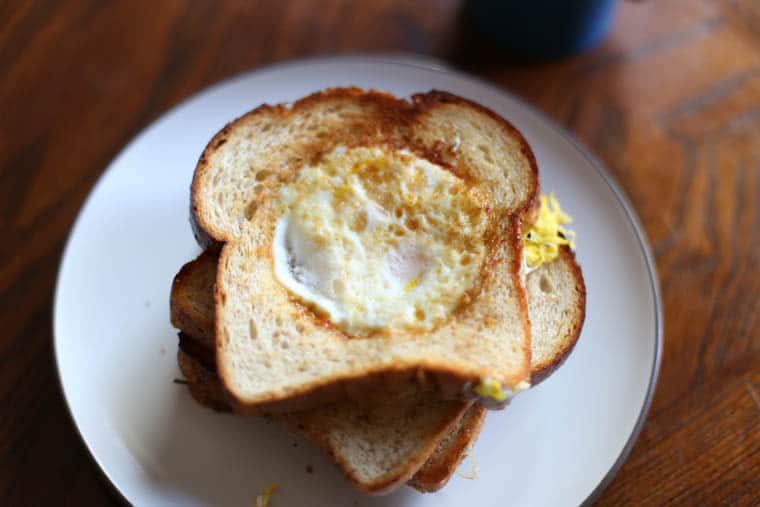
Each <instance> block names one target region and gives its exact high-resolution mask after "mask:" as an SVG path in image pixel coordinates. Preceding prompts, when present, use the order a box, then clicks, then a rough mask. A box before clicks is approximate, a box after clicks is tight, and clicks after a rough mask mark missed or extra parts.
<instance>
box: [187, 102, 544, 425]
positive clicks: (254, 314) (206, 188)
mask: <svg viewBox="0 0 760 507" xmlns="http://www.w3.org/2000/svg"><path fill="white" fill-rule="evenodd" d="M360 149H366V150H375V151H372V153H375V152H378V153H380V154H381V155H382V157H384V159H383V160H385V159H388V157H390V158H393V157H397V156H398V157H401V156H402V155H400V154H403V157H407V158H409V157H412V158H414V160H424V161H426V163H432V164H435V166H436V167H438V168H440V169H442V170H443V172H444V173H446V174H449V176H448V177H449V178H451V175H454V176H455V180H456V183H452V185H455V186H456V185H463V188H465V189H466V191H464V192H465V193H468V192H469V193H468V194H467V195H470V193H471V194H472V195H471V198H470V197H468V199H470V201H472V202H476V201H477V205H474V204H472V203H470V201H467V200H466V199H465V201H466V202H467V203H470V204H466V206H465V204H462V205H461V206H465V208H462V209H465V210H470V209H472V210H474V214H470V212H469V211H467V212H465V213H464V214H462V213H459V214H453V215H452V214H449V215H446V217H447V218H446V220H454V221H456V220H463V218H462V217H465V219H464V220H465V221H467V220H469V219H468V218H466V217H470V218H471V219H472V220H471V221H472V223H473V224H476V225H477V224H479V225H478V227H481V226H482V227H481V229H482V232H479V233H478V234H476V235H469V236H468V235H464V236H467V237H466V238H464V236H463V238H464V239H463V244H467V245H470V246H466V247H462V248H465V249H466V250H464V251H465V252H470V251H477V252H479V255H480V254H481V253H482V255H480V256H476V260H477V262H478V263H479V264H477V266H476V267H477V269H476V271H475V273H476V275H477V276H475V278H474V279H473V280H471V281H469V282H468V284H467V285H466V286H464V287H460V288H461V294H460V295H458V296H456V297H454V296H451V297H450V298H449V299H452V302H451V304H452V305H453V306H452V307H451V308H452V309H453V310H454V311H451V312H443V314H445V315H446V316H447V317H446V318H445V319H444V320H442V321H436V322H434V323H433V324H434V325H433V324H431V326H432V327H430V328H429V329H428V328H426V329H425V331H424V332H420V331H419V329H416V328H410V329H409V330H406V329H394V331H393V332H392V333H389V332H388V333H384V332H382V329H383V328H382V326H381V328H380V332H378V333H374V332H373V334H372V335H360V334H356V333H354V332H353V331H350V332H349V331H346V329H345V328H342V327H341V325H340V324H339V323H336V322H332V321H331V320H330V319H325V318H324V314H323V313H320V311H319V310H320V309H319V308H316V309H315V307H314V306H313V305H311V304H309V303H308V302H306V303H305V302H304V301H303V300H302V299H299V298H298V297H294V295H293V294H292V293H291V292H290V291H289V290H288V289H286V288H285V287H284V286H283V284H282V283H281V282H280V280H278V278H277V276H276V269H275V268H274V267H273V265H274V264H275V263H276V262H277V259H276V258H275V257H274V254H273V251H274V248H275V245H276V241H277V240H276V235H275V231H276V230H277V229H278V227H279V225H278V224H281V223H282V217H283V216H286V215H287V213H288V211H287V210H288V208H287V206H286V205H285V204H283V201H282V198H281V195H282V194H281V192H282V189H283V187H285V186H287V185H290V184H291V183H292V182H293V181H294V180H297V178H299V177H300V176H299V175H301V174H302V173H303V172H304V170H305V169H304V168H305V167H315V166H319V167H321V166H320V164H326V163H327V162H325V160H331V158H330V157H338V158H339V161H340V160H342V159H340V157H347V156H348V155H343V153H346V150H348V151H350V152H351V153H354V152H353V151H351V150H360ZM339 165H340V164H339ZM352 170H353V169H352ZM393 174H396V173H393ZM391 179H393V177H392V178H391ZM384 184H385V183H382V182H381V183H380V184H378V186H377V187H378V188H383V187H382V186H383V185H384ZM288 188H290V187H288ZM368 188H370V189H373V188H376V187H372V186H370V187H368ZM452 188H453V187H452ZM457 188H459V187H457ZM436 195H437V196H438V197H436V198H437V199H448V197H447V196H448V195H449V193H443V192H441V193H440V194H436ZM451 195H453V196H457V195H464V194H462V193H461V192H460V193H459V194H456V193H454V194H451ZM537 195H538V171H537V167H536V163H535V159H534V157H533V154H532V152H531V150H530V148H529V146H528V145H527V143H526V142H525V140H524V139H523V137H522V136H521V135H520V133H519V132H518V131H517V130H516V129H515V128H514V127H512V126H511V125H510V124H509V123H508V122H506V121H505V120H503V119H502V118H500V117H499V116H498V115H496V114H494V113H493V112H491V111H489V110H487V109H485V108H483V107H482V106H479V105H477V104H474V103H472V102H470V101H467V100H465V99H462V98H460V97H456V96H453V95H450V94H446V93H442V92H430V93H427V94H421V95H416V96H414V97H413V98H412V100H411V101H405V100H400V99H396V98H394V97H392V96H390V95H388V94H384V93H379V92H374V91H363V90H359V89H354V88H349V89H333V90H327V91H324V92H320V93H316V94H314V95H311V96H309V97H306V98H304V99H301V100H299V101H297V102H296V103H294V104H293V105H292V106H290V107H286V106H282V105H279V106H261V107H259V108H257V109H255V110H253V111H251V112H250V113H248V114H246V115H244V116H243V117H241V118H239V119H237V120H235V121H233V122H232V123H230V124H229V125H227V126H226V127H225V128H224V129H222V131H220V132H219V133H218V134H217V135H216V136H214V138H213V139H212V140H211V142H210V143H209V144H208V146H207V147H206V149H205V151H204V152H203V155H202V156H201V158H200V160H199V162H198V165H197V167H196V171H195V175H194V179H193V184H192V219H193V222H194V224H195V230H196V236H197V237H198V238H199V240H200V241H201V243H203V244H207V245H208V244H223V247H222V250H221V256H220V261H219V267H218V271H217V275H216V289H215V308H216V329H215V336H216V348H217V359H216V360H217V367H218V371H219V375H220V377H221V378H222V380H223V383H224V386H225V388H226V389H227V391H228V392H229V394H230V395H231V400H232V402H233V403H234V404H235V405H236V406H237V410H239V411H246V412H248V413H256V412H259V411H268V412H273V411H285V410H292V409H294V408H304V407H308V406H309V405H316V404H319V403H323V402H324V401H325V400H330V399H340V398H341V397H345V396H351V392H350V389H351V388H349V387H346V386H347V385H349V384H351V383H354V382H356V381H358V380H367V383H365V384H363V387H362V389H361V391H362V392H363V391H364V388H365V387H366V386H368V385H371V384H374V383H376V382H377V380H378V379H383V381H385V382H389V383H391V384H398V383H401V384H402V389H403V384H405V383H410V382H412V383H414V382H416V381H417V379H425V385H424V387H425V388H432V389H437V390H439V391H441V393H439V395H438V396H439V397H446V396H453V397H467V396H469V397H472V396H473V393H472V389H471V388H472V385H473V384H474V383H477V382H479V381H481V380H483V379H485V378H489V379H493V380H495V381H498V382H500V383H501V384H502V385H504V386H505V387H507V388H510V389H519V388H521V387H523V386H526V385H527V380H528V379H529V377H530V336H529V334H530V331H529V326H528V323H527V306H526V303H525V296H524V289H523V287H522V284H521V282H520V280H519V266H520V259H521V242H520V240H519V234H520V233H519V229H520V225H521V220H522V219H523V218H524V217H525V216H528V215H529V214H530V213H532V211H533V210H534V209H535V206H536V202H537ZM389 198H390V199H391V200H393V199H395V198H396V195H395V194H393V195H390V197H389ZM452 199H454V198H453V197H452ZM473 199H474V201H473ZM373 202H375V201H373ZM394 202H395V201H394ZM457 202H458V201H457ZM463 202H464V201H463ZM378 203H379V204H378ZM376 204H378V205H379V206H381V207H382V206H384V205H385V204H384V203H383V202H381V200H378V201H377V202H376ZM458 206H459V205H458ZM468 206H469V207H468ZM396 209H399V208H396ZM455 209H460V208H455ZM436 210H437V206H436V205H435V202H434V203H433V205H430V206H424V207H422V208H421V209H415V210H414V213H418V215H414V216H413V217H412V218H415V219H416V218H421V219H423V221H425V219H427V215H428V214H430V213H435V212H436ZM383 211H384V212H388V213H392V212H393V210H391V209H384V208H383ZM291 214H292V213H291ZM389 216H390V215H389ZM457 217H458V218H457ZM473 217H474V218H473ZM436 220H437V222H436V223H439V224H440V222H441V220H440V217H439V216H437V215H436ZM446 220H444V225H445V224H446V223H448V222H446ZM410 223H413V224H414V223H417V222H416V221H415V220H412V221H411V222H410ZM425 223H428V222H427V221H425ZM453 223H454V222H452V224H453ZM467 223H470V222H467ZM452 224H449V225H448V226H447V227H449V229H452V230H456V227H455V226H454V225H452ZM415 227H416V226H412V225H409V226H408V228H409V230H408V231H407V230H405V229H404V230H401V234H405V233H410V231H411V230H412V229H415ZM436 227H437V226H436ZM473 227H474V226H473ZM481 229H477V230H478V231H481ZM447 238H448V237H447ZM452 241H453V240H452ZM472 245H474V246H472ZM481 247H482V250H479V249H480V248H481ZM472 249H474V250H472ZM436 261H437V259H436ZM464 262H465V261H463V263H464ZM288 263H290V257H289V258H288ZM290 269H293V268H292V266H291V268H290ZM454 280H459V278H457V277H454ZM345 281H347V282H349V283H352V282H351V280H350V279H349V280H345ZM452 283H454V282H452ZM349 291H353V287H349ZM457 294H459V293H457ZM322 310H323V309H322ZM415 315H419V319H421V320H423V321H424V319H425V318H426V317H425V315H426V312H424V311H419V312H415ZM431 379H432V380H431ZM353 387H354V388H355V385H354V386H353ZM379 390H381V391H383V390H385V387H383V388H381V389H379Z"/></svg>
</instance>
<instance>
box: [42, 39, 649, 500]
mask: <svg viewBox="0 0 760 507" xmlns="http://www.w3.org/2000/svg"><path fill="white" fill-rule="evenodd" d="M336 63H337V64H341V63H342V64H351V63H377V64H389V65H398V66H405V67H411V68H417V69H421V70H425V71H428V72H434V73H438V74H446V75H453V76H455V77H458V78H460V79H464V80H467V81H470V82H474V83H476V84H478V85H480V86H481V87H484V88H487V89H489V90H491V91H492V92H495V94H496V95H497V96H500V95H501V96H505V97H508V98H509V99H510V100H513V101H515V102H516V103H518V104H519V105H520V106H521V107H524V108H526V109H527V110H528V111H530V112H531V113H532V114H534V115H536V116H537V117H538V118H540V119H541V121H542V123H543V124H545V125H546V126H548V127H549V128H550V129H551V130H553V131H555V132H556V133H558V134H559V135H560V136H561V137H562V138H563V139H564V140H565V141H566V142H568V143H569V144H570V145H571V146H572V147H573V148H574V149H575V150H577V151H578V153H579V154H580V155H582V156H583V158H584V159H585V160H586V162H587V163H588V164H589V165H590V166H591V167H592V168H593V169H594V171H595V172H596V173H597V175H598V176H599V177H600V178H601V179H602V181H604V182H605V184H606V185H607V187H608V188H609V189H610V190H611V191H612V194H613V195H614V196H615V199H616V200H617V203H618V205H619V206H620V207H621V208H622V210H623V212H624V213H625V216H626V218H627V219H628V222H629V223H630V225H631V227H632V229H633V232H634V235H635V236H636V240H637V242H638V244H639V250H640V251H641V254H642V256H643V258H644V264H645V266H646V269H647V274H648V275H649V287H650V290H651V293H652V302H653V305H654V357H653V360H652V366H651V369H650V373H649V385H648V386H647V390H646V394H645V396H644V402H643V403H642V406H641V409H640V411H639V415H638V417H637V419H636V422H635V423H634V426H633V429H632V431H631V433H630V435H629V436H628V439H627V441H626V443H625V445H624V446H623V448H622V449H621V451H620V453H619V454H618V457H617V458H616V460H615V462H614V463H613V464H612V466H611V467H610V469H609V470H608V471H607V473H606V474H605V475H604V477H602V479H601V481H599V483H598V484H597V486H596V487H595V488H594V489H593V490H592V491H591V493H589V495H588V496H587V497H586V499H585V500H584V501H583V502H582V503H581V505H590V504H593V503H594V502H595V501H596V500H597V499H598V498H599V496H600V495H601V493H602V492H603V491H604V490H605V489H606V488H607V486H609V484H610V483H611V482H612V480H613V479H614V478H615V476H616V475H617V473H618V471H619V470H620V468H621V466H622V465H623V463H624V462H625V460H626V459H627V458H628V455H629V454H630V452H631V450H632V448H633V446H634V444H635V443H636V441H637V440H638V437H639V434H640V433H641V430H642V428H643V426H644V423H645V422H646V419H647V417H648V415H649V410H650V408H651V404H652V399H653V397H654V393H655V390H656V388H657V381H658V378H659V373H660V364H661V360H662V348H663V343H662V342H663V313H662V296H661V292H660V290H661V289H660V284H659V277H658V276H657V268H656V263H655V260H654V254H653V253H652V252H653V251H652V248H651V246H650V244H649V240H648V239H647V236H646V234H645V232H644V228H643V226H642V224H641V222H640V219H639V217H638V214H637V213H636V211H635V209H634V207H633V205H632V204H631V202H630V200H629V199H628V197H627V195H626V194H625V192H624V191H623V189H622V187H621V186H620V184H619V183H618V182H617V180H616V179H615V177H614V176H613V175H612V174H611V173H610V172H609V171H608V170H607V169H606V168H605V166H604V165H603V164H602V163H601V162H600V161H599V160H598V159H597V158H596V157H595V156H594V155H593V154H592V153H591V152H590V151H589V149H588V148H587V147H586V146H584V145H583V144H582V143H581V142H580V141H579V140H577V139H576V138H575V136H574V135H573V134H572V133H571V132H570V131H569V130H568V129H567V128H565V127H564V126H563V125H561V124H560V123H559V122H558V121H557V120H555V119H554V118H552V117H551V116H549V115H548V114H547V113H545V112H544V111H542V110H541V109H539V108H538V107H537V106H534V105H533V104H531V103H529V102H527V101H525V100H523V99H522V98H520V97H518V96H516V95H514V94H513V93H512V92H510V91H509V90H507V89H504V88H502V87H500V86H498V85H496V84H494V83H491V82H489V81H487V80H485V79H483V78H480V77H478V76H474V75H471V74H468V73H467V72H464V71H461V70H459V69H456V68H453V67H451V66H450V65H449V64H448V63H447V62H445V61H443V60H440V59H437V58H434V57H429V56H426V55H416V54H414V53H408V52H394V53H383V54H375V53H362V52H352V53H345V54H341V55H328V56H316V57H304V58H295V59H289V60H284V61H281V62H276V63H272V64H267V65H263V66H261V67H258V68H254V69H249V70H244V71H242V72H239V73H237V74H234V75H232V76H230V77H227V78H225V79H222V80H220V81H217V82H215V83H213V84H211V85H209V86H206V87H204V88H202V89H200V90H198V91H196V92H195V93H193V94H191V95H190V96H188V97H186V98H185V99H183V100H181V101H179V102H178V103H177V104H175V105H173V106H172V107H170V108H168V109H167V110H165V111H163V112H161V113H159V114H158V115H157V116H156V117H155V118H154V119H153V120H152V121H150V122H149V123H148V124H147V125H145V126H144V127H143V128H142V129H141V130H140V131H139V132H138V133H137V134H136V135H135V136H134V137H132V138H131V139H130V140H129V141H128V142H127V143H126V144H125V145H124V146H123V147H122V148H121V149H120V150H119V151H118V153H116V155H115V156H114V157H113V158H111V159H110V161H109V162H108V164H107V165H106V166H105V169H104V170H103V171H102V172H101V173H100V175H98V177H97V179H96V181H95V183H94V184H93V185H92V187H91V188H90V190H89V191H88V193H87V197H86V198H85V199H84V201H83V202H82V204H81V206H80V208H79V210H78V211H77V214H76V217H75V219H74V221H73V222H72V224H71V227H70V228H69V231H68V233H67V236H66V242H65V245H64V247H63V250H62V253H61V258H60V261H59V263H58V270H57V272H56V281H55V289H54V292H53V305H52V312H51V313H52V319H51V320H52V328H53V329H52V331H53V333H52V341H53V347H52V356H53V363H54V365H55V370H56V378H57V381H58V382H57V384H58V388H59V390H60V392H61V396H62V398H63V401H64V403H65V405H66V412H67V414H68V418H69V421H70V422H71V424H72V426H73V427H74V430H75V431H76V434H77V436H78V437H79V440H80V442H81V443H82V444H83V445H84V448H85V450H86V451H87V456H88V458H89V460H90V461H91V462H92V463H94V464H95V465H96V469H97V471H98V472H99V475H100V476H101V478H104V479H105V482H106V484H107V485H108V487H109V489H110V490H111V492H112V493H115V494H116V496H117V497H118V499H119V500H121V501H122V502H123V503H125V504H131V502H130V500H129V499H128V498H127V497H126V496H125V494H124V493H123V492H122V491H121V489H120V488H119V487H118V486H117V485H116V483H115V481H114V479H112V478H111V476H110V475H108V473H107V472H106V470H105V467H104V466H103V465H102V464H101V460H99V459H98V457H97V456H95V453H94V451H93V450H92V449H91V447H90V445H89V444H88V442H87V440H86V439H85V437H84V435H83V434H82V430H81V428H80V427H79V425H78V424H77V420H76V418H75V417H74V411H73V408H72V405H71V402H70V400H69V397H68V396H67V393H66V389H65V387H64V381H63V376H62V373H61V368H60V365H59V354H60V352H59V346H60V341H59V339H58V332H57V330H58V319H57V315H58V307H59V297H60V292H61V273H62V271H63V267H64V264H65V263H66V259H67V257H68V255H69V249H70V247H71V242H72V238H73V233H74V232H75V230H76V229H77V226H78V225H79V224H80V222H81V219H82V214H83V212H84V210H85V208H87V205H88V204H89V202H90V200H91V199H92V198H93V196H94V194H95V192H96V191H97V190H98V188H99V187H100V186H101V184H102V183H103V180H104V179H105V177H106V175H107V174H108V173H109V172H110V171H111V170H112V169H113V166H114V164H115V162H116V161H117V160H118V159H119V158H121V157H122V156H123V155H124V154H125V153H126V152H127V151H128V150H129V149H130V148H131V147H132V146H133V145H134V144H136V143H137V142H138V141H139V140H140V139H141V138H142V137H143V136H145V135H147V134H148V133H149V131H150V130H152V128H153V127H155V126H156V124H157V123H158V122H160V121H161V120H162V119H163V118H165V117H166V116H168V115H170V114H171V113H173V112H175V111H176V110H178V109H179V108H181V107H185V106H188V105H189V104H190V103H191V102H193V101H195V100H197V99H198V98H200V97H201V96H202V95H205V94H207V93H210V92H212V91H213V90H215V89H217V88H221V87H224V86H227V85H230V84H232V83H233V82H235V81H238V80H243V79H248V78H251V77H253V76H255V75H257V74H264V73H269V72H277V71H280V70H284V69H287V68H291V67H302V66H307V65H320V64H323V65H324V64H336Z"/></svg>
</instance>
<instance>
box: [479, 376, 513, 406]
mask: <svg viewBox="0 0 760 507" xmlns="http://www.w3.org/2000/svg"><path fill="white" fill-rule="evenodd" d="M475 392H476V393H477V394H479V395H480V396H481V397H483V398H491V399H493V400H496V401H504V400H506V399H507V392H506V391H505V390H504V389H502V387H501V383H500V382H498V381H496V380H494V379H492V378H486V379H483V380H481V381H480V383H479V384H478V385H476V386H475Z"/></svg>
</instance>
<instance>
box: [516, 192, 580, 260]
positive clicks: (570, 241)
mask: <svg viewBox="0 0 760 507" xmlns="http://www.w3.org/2000/svg"><path fill="white" fill-rule="evenodd" d="M572 221H573V219H572V218H571V217H570V215H568V214H567V213H565V212H564V211H562V209H561V208H560V207H559V202H557V199H555V197H554V193H553V192H552V193H551V194H549V195H548V196H545V195H542V196H541V207H540V209H539V212H538V219H537V220H536V223H534V224H533V226H532V227H531V228H530V230H529V231H528V233H527V234H526V235H525V246H524V249H523V255H524V256H525V263H526V264H527V267H528V268H529V269H536V268H537V267H539V266H540V265H541V264H544V263H547V262H551V261H553V260H554V259H556V258H557V256H558V255H559V247H560V246H562V245H569V246H570V248H575V233H574V232H573V231H571V230H570V229H566V228H564V227H563V225H567V224H569V223H572Z"/></svg>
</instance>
